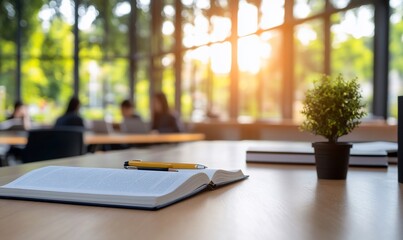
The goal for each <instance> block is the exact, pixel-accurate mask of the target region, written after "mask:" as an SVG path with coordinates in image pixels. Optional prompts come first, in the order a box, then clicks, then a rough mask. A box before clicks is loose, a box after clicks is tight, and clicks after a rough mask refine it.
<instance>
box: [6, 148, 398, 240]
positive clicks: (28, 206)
mask: <svg viewBox="0 0 403 240" xmlns="http://www.w3.org/2000/svg"><path fill="white" fill-rule="evenodd" d="M245 149H246V146H245V143H244V142H204V141H201V142H192V143H184V144H181V145H174V146H167V145H162V146H156V147H152V148H148V149H133V150H125V151H119V152H110V153H106V154H94V155H86V156H80V157H74V158H68V159H65V160H57V161H45V162H38V163H30V164H23V165H19V166H13V167H4V168H0V184H5V183H7V182H8V181H11V180H13V179H15V178H17V177H18V176H20V175H22V174H23V173H25V172H28V171H29V170H32V169H35V168H38V167H41V166H46V165H70V166H92V167H114V168H121V167H122V164H123V162H124V161H125V160H127V159H132V158H141V159H144V160H158V161H162V160H164V161H180V162H198V163H201V164H205V165H207V166H209V167H210V168H225V169H236V168H241V169H243V170H244V171H245V173H247V174H249V175H250V178H249V179H247V180H245V181H241V182H238V183H235V184H232V185H228V186H226V187H223V188H220V189H217V190H215V191H208V192H204V193H201V194H199V195H197V196H194V197H192V198H190V199H187V200H185V201H182V202H179V203H177V204H175V205H172V206H169V207H167V208H164V209H162V210H159V211H155V212H153V211H141V210H129V209H117V208H103V207H89V206H79V205H67V204H54V203H44V202H29V201H16V200H0V236H1V238H2V239H133V238H136V239H388V240H389V239H401V238H402V236H403V185H402V184H400V185H399V184H398V183H397V172H396V167H395V166H390V167H389V168H388V169H364V168H350V170H349V173H348V177H347V178H348V179H347V180H346V181H329V180H328V181H326V180H320V181H319V180H318V179H317V177H316V172H315V168H314V166H296V165H274V164H246V163H245Z"/></svg>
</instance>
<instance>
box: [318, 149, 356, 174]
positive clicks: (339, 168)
mask: <svg viewBox="0 0 403 240" xmlns="http://www.w3.org/2000/svg"><path fill="white" fill-rule="evenodd" d="M352 146H353V145H352V144H350V143H345V142H337V143H330V142H316V143H313V144H312V147H313V148H314V150H315V162H316V172H317V174H318V178H319V179H346V177H347V170H348V162H349V159H350V149H351V147H352Z"/></svg>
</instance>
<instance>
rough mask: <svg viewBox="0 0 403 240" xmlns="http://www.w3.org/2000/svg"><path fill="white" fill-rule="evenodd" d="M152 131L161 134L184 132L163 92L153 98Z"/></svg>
mask: <svg viewBox="0 0 403 240" xmlns="http://www.w3.org/2000/svg"><path fill="white" fill-rule="evenodd" d="M152 130H155V131H158V132H160V133H178V132H182V127H181V124H180V121H179V119H178V117H177V116H176V115H175V114H174V113H173V112H171V110H170V109H169V106H168V100H167V98H166V96H165V94H164V93H162V92H159V93H156V94H155V95H154V97H153V106H152Z"/></svg>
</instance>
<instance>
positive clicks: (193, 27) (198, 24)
mask: <svg viewBox="0 0 403 240" xmlns="http://www.w3.org/2000/svg"><path fill="white" fill-rule="evenodd" d="M182 16H183V18H182V19H183V22H182V31H183V40H182V44H183V46H185V47H192V46H199V45H202V44H206V43H208V42H209V41H210V38H209V33H210V22H209V19H208V18H207V17H206V16H205V15H204V14H203V9H200V8H196V7H195V6H194V5H184V6H183V11H182Z"/></svg>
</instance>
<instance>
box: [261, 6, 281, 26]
mask: <svg viewBox="0 0 403 240" xmlns="http://www.w3.org/2000/svg"><path fill="white" fill-rule="evenodd" d="M261 2H262V3H261V7H260V14H261V17H260V28H262V29H267V28H271V27H275V26H278V25H281V24H283V23H284V0H277V1H272V0H263V1H261Z"/></svg>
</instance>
